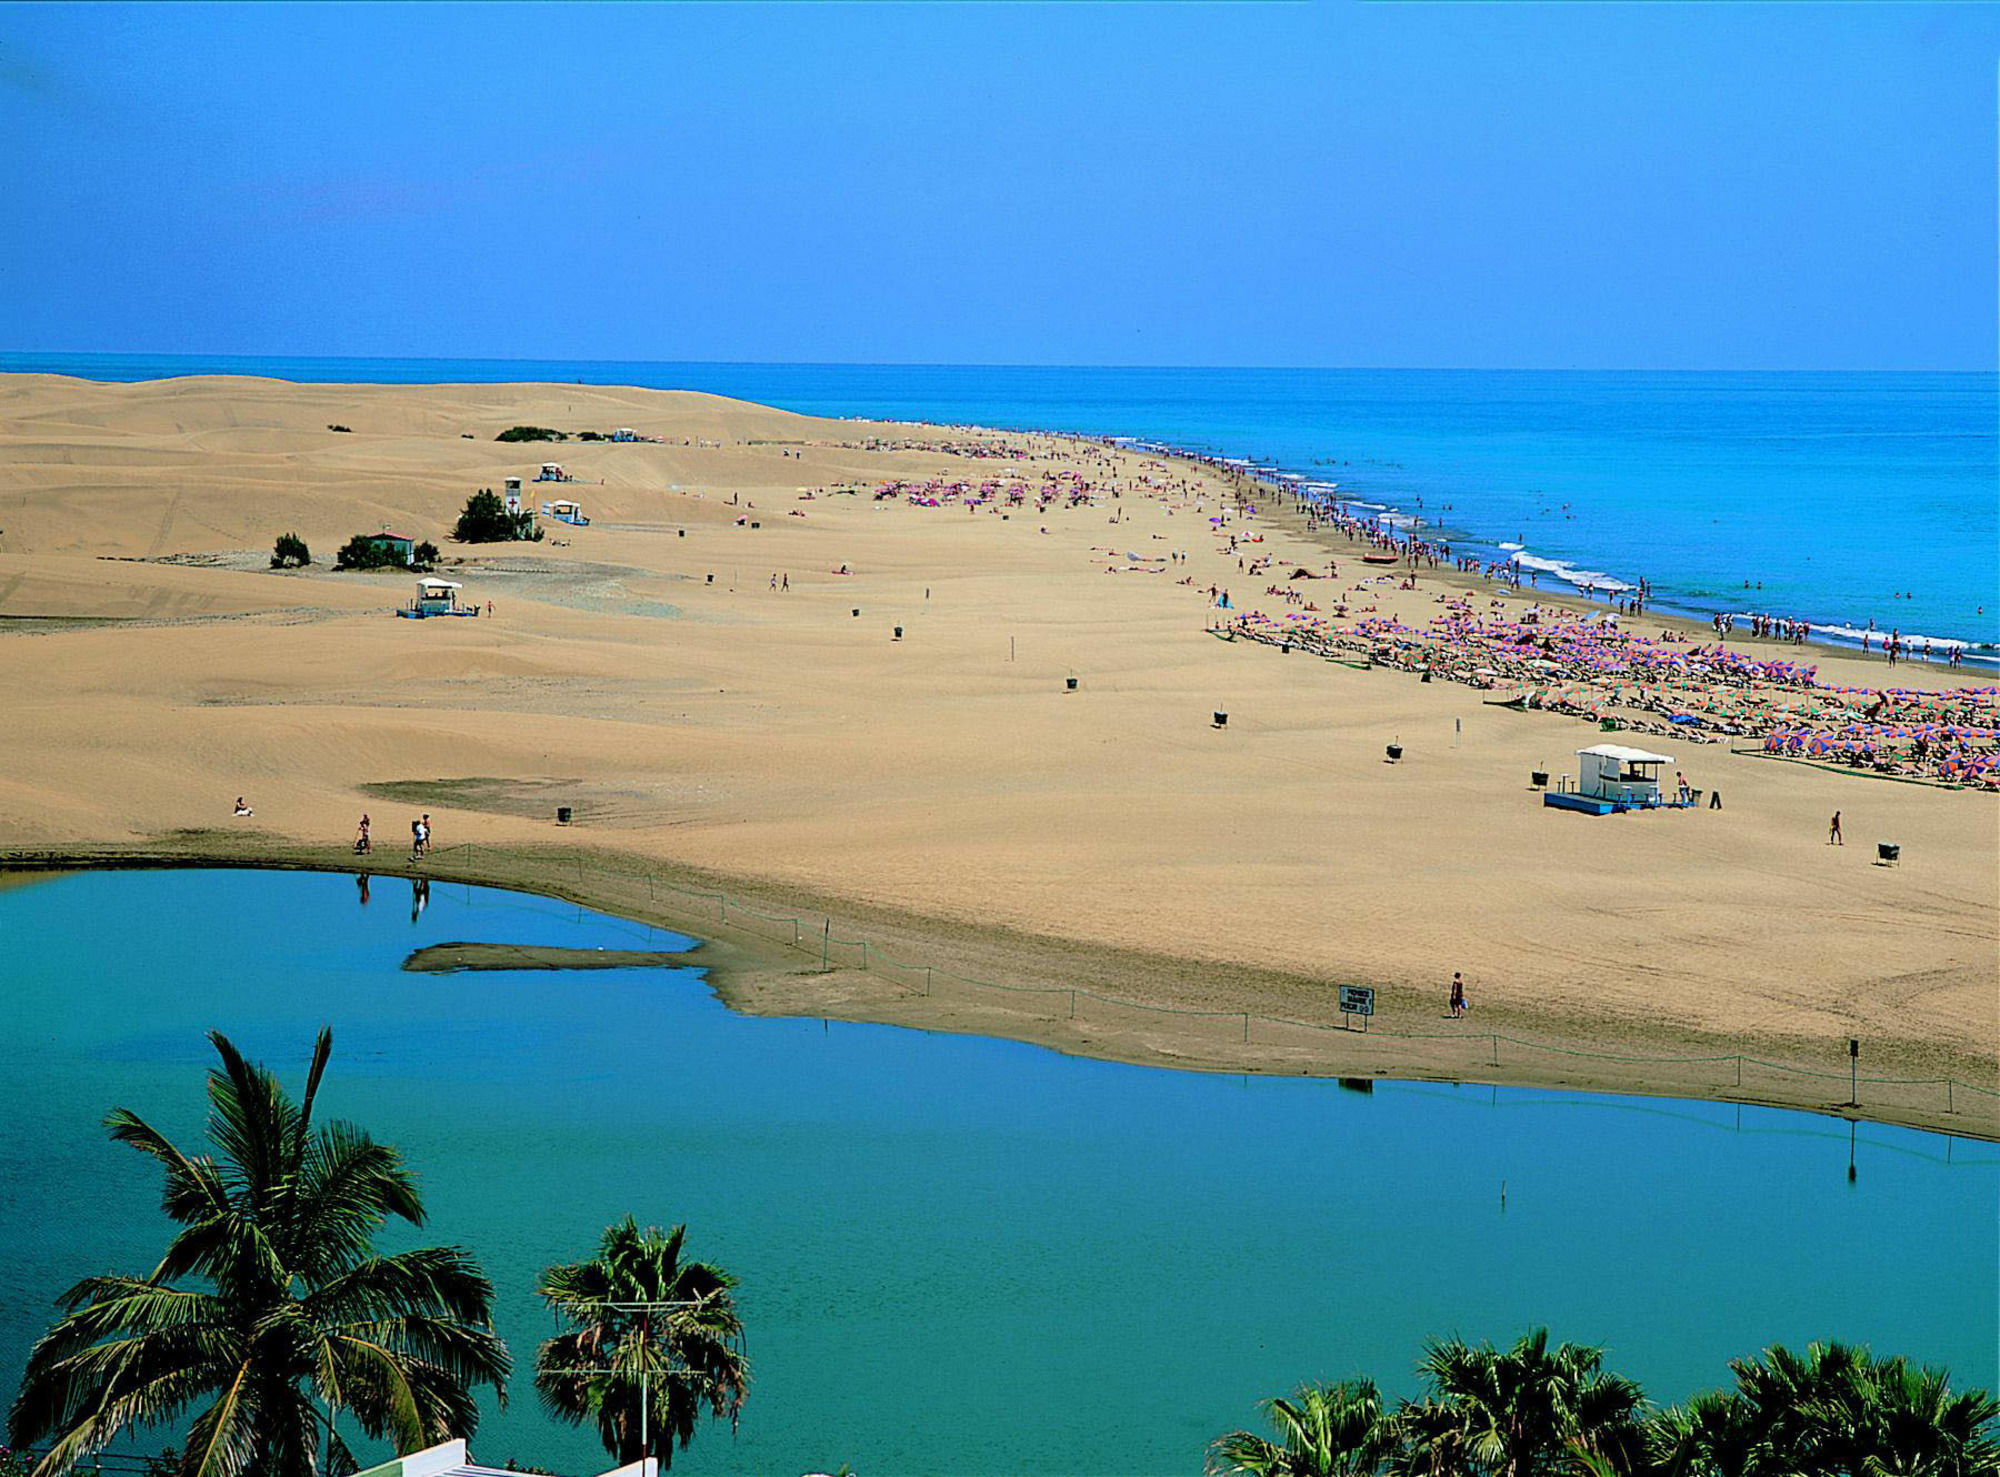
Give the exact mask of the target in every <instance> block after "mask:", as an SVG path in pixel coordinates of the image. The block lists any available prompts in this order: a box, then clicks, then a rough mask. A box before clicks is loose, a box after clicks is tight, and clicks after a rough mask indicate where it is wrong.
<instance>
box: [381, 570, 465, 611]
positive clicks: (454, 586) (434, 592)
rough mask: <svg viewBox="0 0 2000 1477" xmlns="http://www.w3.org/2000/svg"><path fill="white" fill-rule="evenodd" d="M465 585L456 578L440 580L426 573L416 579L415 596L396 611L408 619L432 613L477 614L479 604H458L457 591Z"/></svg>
mask: <svg viewBox="0 0 2000 1477" xmlns="http://www.w3.org/2000/svg"><path fill="white" fill-rule="evenodd" d="M464 588H465V586H463V585H461V584H459V583H458V581H456V580H441V579H438V578H436V577H435V576H432V575H426V576H425V577H424V578H423V579H420V580H418V581H417V598H416V599H414V600H412V601H411V602H410V603H409V604H408V605H406V606H404V607H403V608H402V609H400V610H398V611H397V612H396V614H397V615H400V616H404V617H406V618H407V619H409V620H413V621H420V620H425V619H428V618H429V617H431V616H434V615H478V614H479V606H478V605H477V604H472V605H460V604H459V603H458V592H459V591H460V590H462V589H464Z"/></svg>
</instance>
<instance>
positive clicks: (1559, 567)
mask: <svg viewBox="0 0 2000 1477" xmlns="http://www.w3.org/2000/svg"><path fill="white" fill-rule="evenodd" d="M1508 558H1509V559H1510V560H1511V561H1512V562H1513V563H1515V564H1518V565H1520V566H1521V568H1523V569H1532V570H1536V571H1538V572H1540V573H1542V574H1552V575H1554V576H1555V577H1556V578H1557V579H1559V580H1561V581H1562V582H1563V583H1564V584H1566V585H1574V586H1576V588H1577V589H1579V590H1582V589H1591V590H1610V591H1612V592H1613V593H1619V594H1622V593H1623V592H1624V591H1626V590H1635V589H1637V588H1638V586H1637V585H1632V584H1628V583H1626V582H1625V581H1624V580H1621V579H1613V578H1612V577H1611V576H1610V575H1608V574H1606V573H1604V572H1603V571H1602V570H1598V569H1578V568H1577V567H1576V566H1575V565H1574V564H1571V563H1570V562H1569V561H1568V560H1567V559H1544V558H1542V557H1540V556H1539V555H1536V554H1527V553H1522V552H1520V551H1519V550H1517V551H1515V552H1514V553H1512V554H1510V555H1508Z"/></svg>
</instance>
